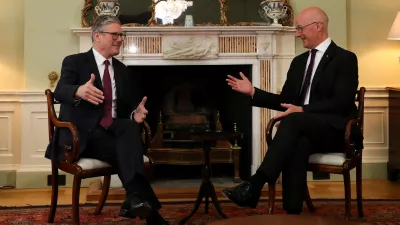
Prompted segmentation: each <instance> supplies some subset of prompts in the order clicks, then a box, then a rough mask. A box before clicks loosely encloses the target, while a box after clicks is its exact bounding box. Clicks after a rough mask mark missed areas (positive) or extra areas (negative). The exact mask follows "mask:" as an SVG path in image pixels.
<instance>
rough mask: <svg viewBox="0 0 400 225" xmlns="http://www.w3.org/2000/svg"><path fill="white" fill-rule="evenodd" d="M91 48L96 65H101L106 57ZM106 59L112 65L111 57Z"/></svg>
mask: <svg viewBox="0 0 400 225" xmlns="http://www.w3.org/2000/svg"><path fill="white" fill-rule="evenodd" d="M92 49H93V55H94V59H95V60H96V64H97V66H100V65H103V64H104V61H106V58H105V57H104V56H102V55H101V54H100V53H99V52H98V51H96V49H94V48H92ZM108 61H109V62H110V65H111V66H112V58H109V59H108Z"/></svg>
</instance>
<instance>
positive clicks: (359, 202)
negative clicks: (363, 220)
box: [356, 162, 364, 217]
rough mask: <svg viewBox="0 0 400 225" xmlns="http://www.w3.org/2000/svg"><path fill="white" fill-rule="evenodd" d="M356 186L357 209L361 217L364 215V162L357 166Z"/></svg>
mask: <svg viewBox="0 0 400 225" xmlns="http://www.w3.org/2000/svg"><path fill="white" fill-rule="evenodd" d="M356 188H357V211H358V216H359V217H364V210H363V203H362V164H361V162H360V163H359V164H358V165H357V166H356Z"/></svg>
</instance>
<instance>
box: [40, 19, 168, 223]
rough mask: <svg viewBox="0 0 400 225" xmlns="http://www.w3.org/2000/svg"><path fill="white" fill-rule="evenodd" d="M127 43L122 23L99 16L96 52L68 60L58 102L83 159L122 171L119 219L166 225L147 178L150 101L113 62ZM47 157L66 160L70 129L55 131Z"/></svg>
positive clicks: (119, 64)
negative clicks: (144, 135) (144, 131)
mask: <svg viewBox="0 0 400 225" xmlns="http://www.w3.org/2000/svg"><path fill="white" fill-rule="evenodd" d="M124 39H125V34H124V33H123V31H122V28H121V23H120V21H119V20H118V18H116V17H113V16H99V17H97V18H96V20H95V21H94V24H93V26H92V42H93V47H92V48H91V49H90V50H89V51H88V52H85V53H79V54H74V55H70V56H67V57H65V59H64V60H63V63H62V68H61V78H60V81H59V82H58V84H57V87H56V89H55V91H54V97H55V99H56V100H57V101H59V102H60V103H61V109H60V116H59V119H60V120H61V121H69V122H72V123H74V124H75V125H76V127H77V128H78V131H79V143H80V146H79V156H78V157H80V158H82V157H85V158H94V159H98V160H101V161H104V162H107V163H109V164H111V165H113V166H115V167H117V168H118V176H119V177H120V179H121V181H122V183H123V186H124V188H125V190H126V200H125V201H124V203H123V204H122V207H121V210H120V215H121V216H124V217H129V218H134V217H141V218H146V220H147V224H149V225H153V224H154V225H158V224H168V222H166V221H165V220H164V219H163V218H162V217H161V215H160V214H159V213H158V209H160V208H161V204H160V202H159V201H158V199H157V197H156V195H155V193H154V191H153V189H152V187H151V186H150V184H149V183H148V181H147V180H146V179H145V177H144V171H143V143H142V140H141V135H140V134H141V133H140V124H141V123H142V122H143V120H144V119H145V118H146V115H147V110H146V108H145V103H146V100H147V98H146V97H143V98H142V97H141V96H140V95H139V93H137V90H138V88H137V87H134V86H133V85H135V84H134V83H133V82H132V81H131V78H130V77H131V74H129V71H128V69H127V67H126V66H125V65H124V64H123V63H122V62H120V61H119V60H117V59H116V58H114V57H113V56H116V55H118V54H119V53H120V48H121V45H122V43H123V41H124ZM53 140H54V143H51V144H49V147H48V148H47V151H46V155H45V157H46V158H48V159H52V160H60V161H62V160H65V157H64V154H63V150H62V149H63V147H62V146H65V145H70V146H71V145H72V141H73V140H72V136H71V133H70V132H69V131H68V130H67V129H57V130H56V131H55V137H54V138H53Z"/></svg>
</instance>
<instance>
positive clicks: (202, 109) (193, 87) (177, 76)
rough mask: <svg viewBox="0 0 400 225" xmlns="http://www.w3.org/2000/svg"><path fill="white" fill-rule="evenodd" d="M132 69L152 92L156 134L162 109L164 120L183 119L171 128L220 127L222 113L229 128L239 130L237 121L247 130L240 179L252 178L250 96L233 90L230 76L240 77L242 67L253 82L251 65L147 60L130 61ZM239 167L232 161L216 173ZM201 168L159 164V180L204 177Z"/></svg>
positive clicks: (215, 169) (142, 85) (150, 103)
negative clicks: (156, 63) (154, 62)
mask: <svg viewBox="0 0 400 225" xmlns="http://www.w3.org/2000/svg"><path fill="white" fill-rule="evenodd" d="M129 69H130V70H131V72H132V76H133V81H134V82H137V83H138V84H139V85H138V86H139V87H140V89H141V90H140V92H141V94H142V95H143V96H147V97H148V99H147V102H146V108H147V109H148V111H149V114H148V116H147V119H146V121H147V122H148V123H149V125H150V127H151V131H152V134H153V135H154V134H155V132H156V130H157V123H158V120H159V115H160V112H162V116H163V123H164V124H166V123H168V122H170V121H175V122H176V121H178V123H179V121H180V123H179V124H180V125H179V126H171V129H192V130H193V129H204V128H208V129H215V126H214V125H215V122H216V121H215V120H216V117H217V113H218V112H219V118H220V122H221V124H222V128H223V130H229V131H233V130H234V123H236V125H237V130H238V131H240V132H242V133H243V139H242V140H239V141H238V145H239V146H241V147H242V151H241V153H240V166H239V168H240V178H241V179H248V177H249V176H250V173H251V158H252V156H251V149H252V146H251V137H252V124H251V112H252V110H251V104H250V98H249V97H248V96H245V95H243V94H241V93H237V92H235V91H233V90H232V89H231V88H230V86H228V84H227V83H226V78H227V75H228V74H230V75H232V76H235V77H238V78H240V76H239V72H243V73H244V74H245V75H246V76H247V77H248V79H249V80H250V81H251V72H252V71H251V65H189V66H182V65H177V66H147V65H146V66H129ZM183 120H184V121H186V122H182V121H183ZM187 121H191V124H189V123H188V122H187ZM205 121H209V123H206V122H205ZM232 144H233V143H232ZM180 147H182V146H180ZM192 147H194V146H192ZM197 147H198V146H197ZM233 168H234V167H233V165H232V164H213V165H212V176H213V177H233V173H234V169H233ZM201 169H202V166H198V165H162V164H157V165H156V169H155V179H185V178H201Z"/></svg>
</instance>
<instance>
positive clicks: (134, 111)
mask: <svg viewBox="0 0 400 225" xmlns="http://www.w3.org/2000/svg"><path fill="white" fill-rule="evenodd" d="M134 113H136V109H135V110H133V111H132V113H131V120H133V114H134Z"/></svg>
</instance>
